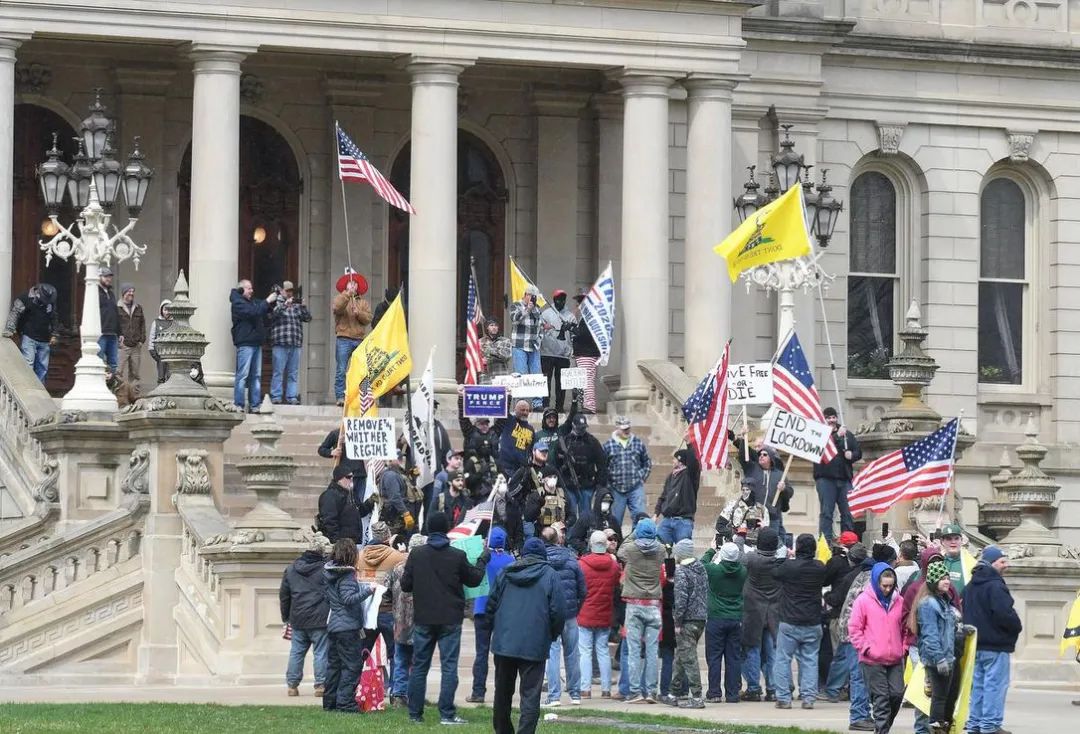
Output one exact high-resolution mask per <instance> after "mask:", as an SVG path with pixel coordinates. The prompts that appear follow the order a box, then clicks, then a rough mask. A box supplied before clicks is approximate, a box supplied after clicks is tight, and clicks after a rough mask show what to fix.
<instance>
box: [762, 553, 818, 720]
mask: <svg viewBox="0 0 1080 734" xmlns="http://www.w3.org/2000/svg"><path fill="white" fill-rule="evenodd" d="M816 551H817V542H816V541H815V540H814V536H813V535H810V534H808V533H803V534H802V535H800V536H799V537H798V538H796V539H795V558H794V559H791V560H787V561H784V562H783V563H781V564H780V565H779V566H777V567H776V569H775V570H774V571H773V575H774V576H775V577H776V579H777V580H778V581H779V582H780V630H779V635H778V638H777V654H776V661H775V663H774V664H773V678H774V679H775V685H776V707H777V708H780V709H789V708H791V691H792V685H791V663H792V660H793V659H794V660H796V661H798V664H799V698H800V699H801V700H802V707H803V708H804V709H812V708H814V700H815V699H816V698H817V682H818V648H819V647H820V645H821V588H822V586H823V584H824V581H825V564H823V563H822V562H821V561H819V560H817V559H816V558H814V554H815V553H816Z"/></svg>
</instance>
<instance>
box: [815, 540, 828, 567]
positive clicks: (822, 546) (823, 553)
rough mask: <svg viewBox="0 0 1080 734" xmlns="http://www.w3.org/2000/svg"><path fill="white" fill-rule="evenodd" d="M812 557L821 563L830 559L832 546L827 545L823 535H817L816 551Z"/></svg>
mask: <svg viewBox="0 0 1080 734" xmlns="http://www.w3.org/2000/svg"><path fill="white" fill-rule="evenodd" d="M814 558H816V559H818V560H819V561H821V562H822V563H828V562H829V561H831V560H832V548H830V547H829V541H827V540H825V536H824V535H818V536H817V553H816V554H815V555H814Z"/></svg>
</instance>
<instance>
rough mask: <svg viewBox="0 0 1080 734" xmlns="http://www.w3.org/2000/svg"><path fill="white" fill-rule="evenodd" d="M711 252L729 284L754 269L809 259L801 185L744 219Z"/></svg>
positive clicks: (807, 233) (808, 237)
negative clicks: (719, 260) (723, 265)
mask: <svg viewBox="0 0 1080 734" xmlns="http://www.w3.org/2000/svg"><path fill="white" fill-rule="evenodd" d="M713 252H715V253H716V254H717V255H719V256H720V257H722V258H724V259H725V260H727V266H728V275H730V276H731V281H732V282H735V280H736V279H738V277H739V273H741V272H743V271H744V270H749V269H750V268H753V267H757V266H758V265H764V264H766V263H771V262H776V261H777V260H791V259H793V258H796V257H802V256H803V255H809V254H810V232H809V231H807V229H806V217H805V216H804V214H803V195H802V184H795V185H794V186H792V187H791V188H790V189H788V190H787V193H786V194H784V195H783V196H781V197H780V198H779V199H777V200H776V201H774V202H773V203H771V204H767V205H765V206H763V207H762V208H760V209H758V210H757V211H756V212H754V213H753V214H752V215H751V216H749V217H747V218H746V221H744V222H743V223H742V224H740V225H739V226H738V228H737V229H736V230H735V231H734V232H732V233H731V234H729V235H728V236H727V237H725V238H724V241H723V242H721V243H720V244H719V245H717V246H716V247H714V248H713Z"/></svg>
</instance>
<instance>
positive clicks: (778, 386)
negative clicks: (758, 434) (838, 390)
mask: <svg viewBox="0 0 1080 734" xmlns="http://www.w3.org/2000/svg"><path fill="white" fill-rule="evenodd" d="M773 405H775V406H776V407H777V408H779V409H781V410H786V411H788V412H789V413H794V414H795V415H801V416H802V417H803V418H809V419H811V420H815V421H817V422H818V423H825V422H826V421H825V414H824V412H822V410H821V397H820V396H819V395H818V391H817V388H816V387H814V373H813V372H811V371H810V365H809V364H807V362H806V354H805V353H804V352H803V348H802V344H800V343H799V336H798V334H796V333H795V332H794V331H792V332H791V335H790V336H789V337H788V340H787V342H785V343H784V346H783V348H782V349H781V350H780V356H779V357H777V358H776V363H775V364H774V365H773ZM834 456H836V441H835V440H834V439H833V438H832V437H830V438H829V443H828V444H827V445H826V446H825V455H824V456H822V457H821V463H822V464H827V463H829V462H830V461H832V459H833V457H834Z"/></svg>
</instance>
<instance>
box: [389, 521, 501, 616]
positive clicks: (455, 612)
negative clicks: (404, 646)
mask: <svg viewBox="0 0 1080 734" xmlns="http://www.w3.org/2000/svg"><path fill="white" fill-rule="evenodd" d="M486 569H487V563H486V562H485V561H483V560H482V559H481V560H480V561H479V562H478V563H477V564H476V565H475V566H474V565H472V564H471V563H469V559H468V557H466V555H465V551H463V550H459V549H457V548H453V547H451V545H450V541H449V540H448V539H447V537H446V535H445V534H444V533H432V534H431V535H430V536H429V537H428V542H427V543H426V544H425V545H422V546H420V547H418V548H415V549H413V550H412V551H410V552H409V558H408V560H406V561H405V571H404V572H403V573H402V574H401V590H402V591H404V592H406V593H412V595H413V608H414V612H413V623H414V624H446V625H454V624H461V621H462V620H463V619H464V618H465V590H464V587H465V586H468V587H470V588H474V587H477V586H479V585H480V584H481V583H483V581H484V578H485V576H486ZM489 601H490V600H489Z"/></svg>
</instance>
